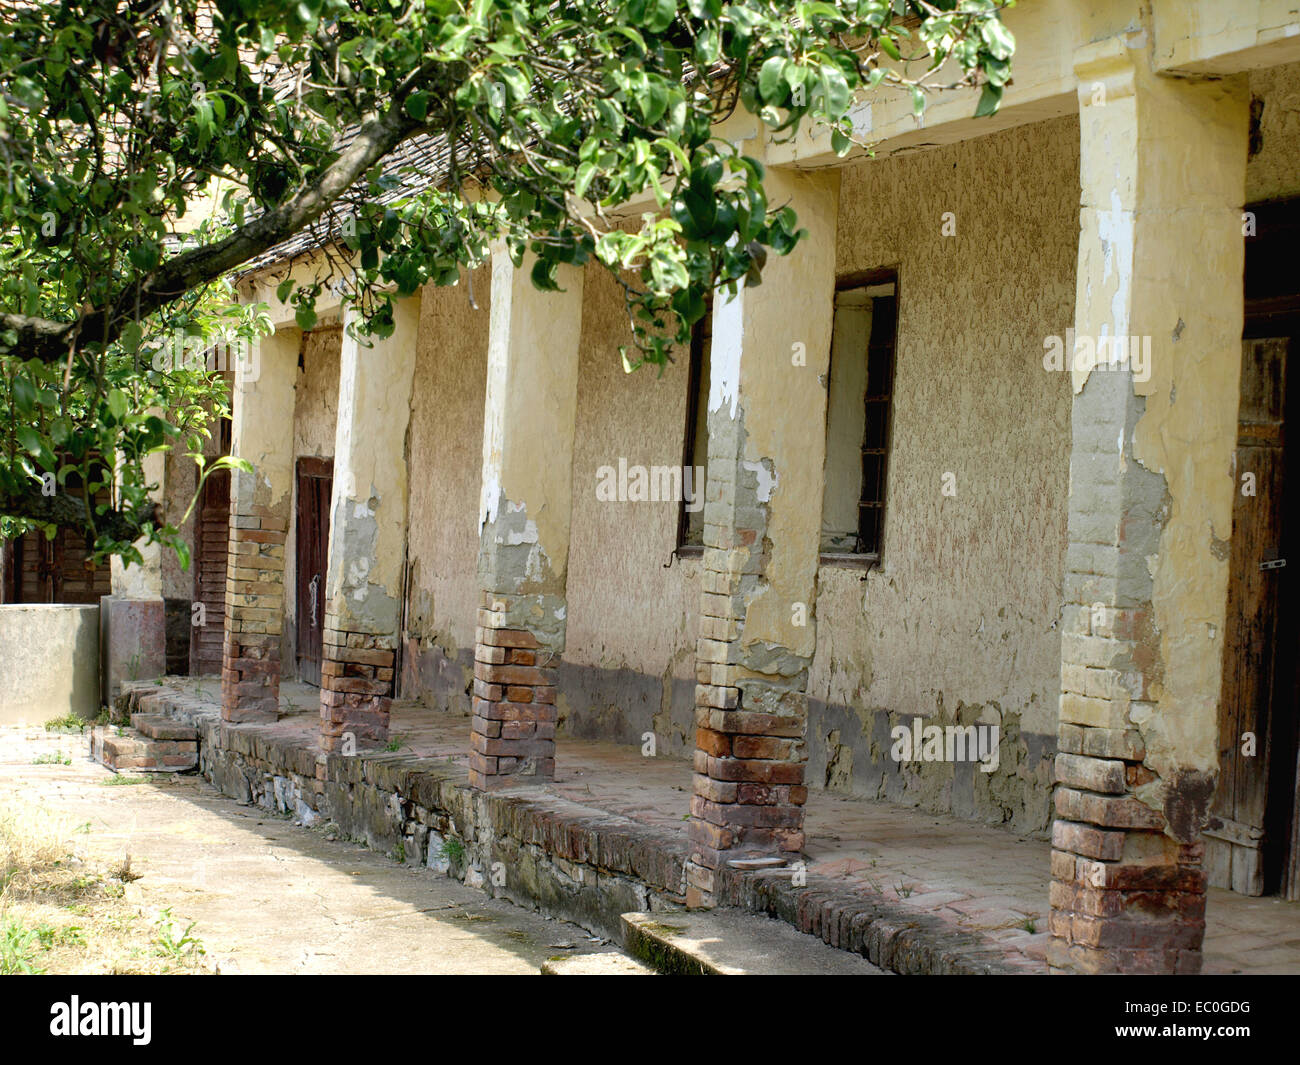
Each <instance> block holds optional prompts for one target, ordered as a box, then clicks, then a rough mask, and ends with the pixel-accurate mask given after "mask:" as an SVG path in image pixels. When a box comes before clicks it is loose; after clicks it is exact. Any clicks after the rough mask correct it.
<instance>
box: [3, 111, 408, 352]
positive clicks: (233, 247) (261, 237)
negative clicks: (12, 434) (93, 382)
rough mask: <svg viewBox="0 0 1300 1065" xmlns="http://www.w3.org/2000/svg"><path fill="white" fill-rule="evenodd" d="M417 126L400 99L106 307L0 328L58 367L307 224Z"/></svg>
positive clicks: (18, 348)
mask: <svg viewBox="0 0 1300 1065" xmlns="http://www.w3.org/2000/svg"><path fill="white" fill-rule="evenodd" d="M422 128H423V127H422V126H421V124H420V123H418V122H416V121H414V120H413V119H411V118H409V117H407V115H406V114H405V113H404V111H403V100H402V99H400V98H399V99H396V100H395V101H394V103H393V106H392V107H391V108H390V109H389V110H388V111H386V112H385V113H384V114H382V115H379V116H376V117H375V118H372V119H370V120H369V121H367V122H366V123H364V124H363V125H362V126H361V128H360V129H359V130H358V131H357V134H356V136H355V137H353V139H352V141H351V142H350V143H349V144H348V145H347V147H346V148H344V149H343V151H342V152H341V153H340V154H339V157H338V158H337V159H336V160H335V161H334V162H333V163H331V164H330V165H329V166H328V167H327V168H326V169H325V170H324V171H322V172H321V173H320V175H319V176H317V178H316V179H315V180H314V181H313V182H311V184H309V185H307V186H305V187H303V188H302V189H300V190H299V191H298V192H297V193H296V194H295V195H294V196H292V197H291V198H290V199H289V200H287V201H285V202H284V203H282V204H280V205H279V206H278V207H274V208H272V209H271V210H269V211H266V212H265V213H263V214H260V215H258V216H257V217H256V218H254V219H253V220H252V221H250V222H248V223H247V224H245V225H244V226H241V227H240V228H239V229H238V230H236V231H235V232H234V233H231V234H230V236H228V237H226V238H225V239H224V240H220V241H218V242H217V243H215V244H209V245H204V246H202V247H198V248H191V249H190V250H188V251H184V252H182V253H180V254H179V255H175V256H173V257H172V258H171V259H168V260H167V261H166V262H164V263H163V264H162V265H161V266H159V267H158V269H157V270H155V271H154V272H153V273H152V274H151V275H150V276H148V277H147V278H146V279H145V280H144V281H143V283H139V284H138V285H137V284H133V285H130V286H128V287H126V288H124V289H123V290H122V291H121V292H120V293H119V294H118V295H117V296H116V297H115V298H114V300H113V301H112V303H111V304H110V305H109V306H108V307H106V308H101V309H92V310H88V311H85V312H83V313H82V315H81V316H80V317H79V318H77V320H76V321H73V322H56V321H51V320H50V319H48V318H41V317H38V316H33V315H22V314H4V315H0V324H2V326H3V328H4V329H7V330H10V329H11V330H13V331H14V332H16V333H17V334H18V339H17V342H16V343H15V344H14V345H12V348H11V350H13V352H14V353H15V354H17V355H18V356H19V357H20V358H28V359H32V358H35V359H40V360H41V361H42V362H56V361H58V360H60V359H64V358H67V355H68V351H69V348H71V347H78V348H79V347H82V346H83V345H88V344H109V343H112V341H114V340H115V339H117V337H118V336H119V335H120V334H121V332H122V329H123V327H124V326H125V325H126V323H127V322H129V321H131V320H133V319H135V318H136V317H137V316H140V317H144V316H147V315H149V314H151V313H153V312H154V311H156V310H158V309H159V308H161V307H165V306H167V304H169V303H171V302H173V301H175V300H177V299H179V298H180V297H181V296H183V295H184V294H185V293H186V292H187V291H188V290H189V289H191V288H193V287H194V286H196V285H199V284H202V283H204V282H206V281H211V280H214V279H216V278H218V277H220V276H221V275H222V274H224V273H226V272H227V271H230V270H233V269H235V268H236V267H238V266H240V265H242V264H243V263H246V262H247V261H248V260H249V259H252V258H254V257H256V256H258V255H260V254H262V252H264V251H266V250H268V249H269V248H273V247H274V246H275V245H276V244H279V243H280V242H281V241H283V240H286V239H288V238H289V237H291V236H293V235H294V234H295V233H297V232H298V231H299V230H301V229H302V228H303V227H304V226H307V225H310V224H311V223H312V222H314V221H315V220H316V219H317V218H319V217H320V216H321V215H322V214H324V213H325V211H326V210H328V209H329V207H330V205H331V204H333V203H334V202H335V201H336V200H338V199H339V198H340V197H341V196H343V194H344V193H346V192H347V190H348V189H349V188H351V187H352V185H354V184H355V183H356V182H357V181H358V180H360V178H361V177H362V175H364V174H365V172H366V171H367V170H369V169H370V168H371V167H372V166H374V165H375V163H377V162H379V161H380V160H381V159H383V158H384V157H385V156H386V155H388V154H389V153H390V152H391V151H393V149H394V148H396V147H397V146H398V145H399V144H401V143H402V141H404V140H406V139H407V138H409V137H411V136H414V135H415V134H416V133H418V132H420V131H421V130H422ZM0 350H3V349H0Z"/></svg>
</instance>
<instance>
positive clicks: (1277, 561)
mask: <svg viewBox="0 0 1300 1065" xmlns="http://www.w3.org/2000/svg"><path fill="white" fill-rule="evenodd" d="M1285 565H1286V559H1284V558H1271V559H1269V560H1268V561H1267V562H1261V563H1260V564H1259V568H1260V569H1282V568H1283V567H1284V566H1285Z"/></svg>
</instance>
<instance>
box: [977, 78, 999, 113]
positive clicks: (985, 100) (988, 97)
mask: <svg viewBox="0 0 1300 1065" xmlns="http://www.w3.org/2000/svg"><path fill="white" fill-rule="evenodd" d="M1001 103H1002V86H1001V85H990V84H988V83H987V82H986V83H985V85H984V91H983V92H981V93H980V102H979V104H978V106H976V108H975V117H976V118H987V117H988V116H989V115H993V114H997V110H998V105H999V104H1001Z"/></svg>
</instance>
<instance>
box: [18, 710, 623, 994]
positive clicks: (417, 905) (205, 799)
mask: <svg viewBox="0 0 1300 1065" xmlns="http://www.w3.org/2000/svg"><path fill="white" fill-rule="evenodd" d="M57 751H62V752H64V753H65V754H66V755H67V756H68V757H69V758H70V759H71V764H70V765H62V764H57V763H56V764H39V765H37V764H33V760H34V758H36V757H38V756H40V755H47V756H48V755H51V754H54V753H55V752H57ZM111 776H112V773H111V772H110V771H109V770H107V769H105V768H104V767H102V766H100V765H96V764H94V763H91V762H90V761H88V760H87V758H86V744H85V741H84V740H83V739H82V738H81V737H80V736H76V735H57V734H55V735H51V734H47V733H45V732H43V731H42V730H37V729H16V728H4V729H0V806H3V807H4V808H6V809H11V810H12V809H17V808H18V807H20V806H22V805H36V806H39V807H42V808H44V809H45V810H48V811H51V812H53V813H55V814H57V815H61V816H65V817H67V818H68V819H69V821H70V822H71V823H73V824H78V825H82V824H88V825H90V830H89V831H87V832H85V833H83V834H79V835H78V837H77V839H78V840H79V841H80V843H79V845H80V846H83V847H85V848H87V849H88V851H89V854H90V855H91V856H93V857H96V858H99V859H102V860H103V861H105V862H109V863H112V862H120V861H121V859H122V857H123V855H124V854H128V853H129V854H130V857H131V870H132V872H133V873H135V874H137V875H138V876H139V877H140V879H138V880H136V881H134V882H132V883H130V884H128V885H127V886H126V891H127V900H128V901H129V902H130V903H131V904H132V906H134V907H138V908H140V909H143V910H146V911H147V910H159V909H162V908H164V907H171V908H173V910H174V913H175V915H176V917H177V919H178V920H180V922H181V925H182V926H184V925H185V924H188V923H189V922H190V921H193V922H194V923H195V930H194V934H195V935H196V936H198V937H199V939H200V940H201V941H202V943H203V945H204V948H205V950H206V952H207V960H208V961H209V962H210V963H212V965H213V967H214V968H215V969H216V970H217V971H218V972H222V973H262V974H267V973H270V974H276V973H278V974H291V975H297V974H326V973H365V974H380V973H401V974H403V975H406V974H424V973H436V974H476V973H491V974H532V975H537V974H538V973H539V972H540V970H541V966H542V965H543V963H545V962H546V961H547V960H548V959H551V958H559V957H573V956H578V955H584V954H588V953H592V952H594V951H608V950H610V949H611V948H610V947H609V946H608V945H605V946H602V945H601V942H600V941H599V940H595V939H593V938H592V937H590V936H589V935H588V934H587V933H586V932H585V931H584V930H583V929H581V928H578V927H577V926H575V925H571V924H568V923H567V922H565V921H560V920H554V919H550V918H546V917H543V916H541V915H540V914H537V913H533V912H531V911H529V910H525V909H522V908H520V907H518V906H514V905H512V904H511V903H509V902H506V901H504V900H499V899H491V898H489V897H488V896H486V895H485V894H483V893H482V892H481V891H478V890H475V889H473V888H469V887H466V886H465V885H464V884H462V883H461V882H460V881H458V880H454V879H451V878H448V877H446V876H437V875H435V874H433V873H431V872H429V871H428V870H423V869H415V868H411V867H408V866H402V865H399V864H397V863H396V862H394V861H391V860H390V859H388V858H387V857H385V856H384V855H382V854H378V853H375V852H374V851H369V850H366V849H364V848H362V847H359V846H357V845H356V844H353V843H348V842H343V841H338V840H331V839H329V838H327V837H326V836H325V835H324V834H323V833H322V832H321V831H320V830H319V829H308V828H304V827H302V826H300V825H295V824H294V823H293V822H292V821H290V820H288V819H286V818H281V817H277V816H275V815H273V814H270V813H268V812H267V811H266V810H262V809H259V808H257V807H253V806H241V805H240V804H239V803H237V802H235V801H234V800H232V799H229V798H226V797H224V796H222V795H220V794H219V793H218V792H217V790H216V789H215V788H213V787H212V786H211V785H210V784H208V783H206V782H205V781H204V780H203V779H202V778H201V777H199V776H198V775H197V774H188V775H185V776H172V775H170V774H167V775H159V777H157V778H156V779H151V780H149V781H148V782H147V783H144V784H139V785H134V786H126V787H105V786H104V783H105V781H106V780H107V779H109V778H110V777H111Z"/></svg>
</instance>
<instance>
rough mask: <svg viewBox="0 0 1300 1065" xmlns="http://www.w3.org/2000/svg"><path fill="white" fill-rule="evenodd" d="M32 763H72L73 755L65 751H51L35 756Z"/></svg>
mask: <svg viewBox="0 0 1300 1065" xmlns="http://www.w3.org/2000/svg"><path fill="white" fill-rule="evenodd" d="M32 765H72V756H71V755H70V754H66V753H64V752H63V751H49V752H47V753H45V754H38V755H37V756H36V757H35V758H33V759H32Z"/></svg>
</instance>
